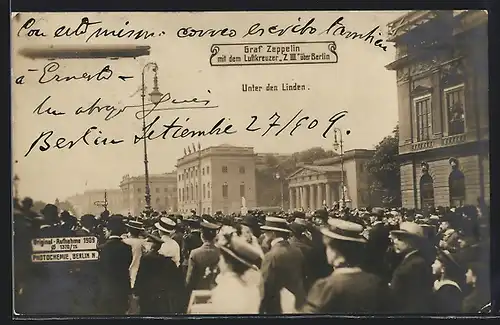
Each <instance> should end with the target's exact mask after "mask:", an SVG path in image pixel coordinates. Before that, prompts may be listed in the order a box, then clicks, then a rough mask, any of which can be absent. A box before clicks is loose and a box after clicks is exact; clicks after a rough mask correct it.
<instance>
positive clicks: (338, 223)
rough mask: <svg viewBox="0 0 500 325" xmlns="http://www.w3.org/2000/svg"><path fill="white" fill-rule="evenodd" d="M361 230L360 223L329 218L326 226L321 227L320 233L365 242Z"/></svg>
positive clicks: (340, 238)
mask: <svg viewBox="0 0 500 325" xmlns="http://www.w3.org/2000/svg"><path fill="white" fill-rule="evenodd" d="M362 232H363V226H362V225H360V224H357V223H354V222H350V221H346V220H342V219H329V220H328V226H327V227H325V228H323V229H321V233H322V234H323V235H324V236H326V237H328V238H331V239H335V240H344V241H350V242H357V243H366V242H367V240H366V238H365V237H363V236H362Z"/></svg>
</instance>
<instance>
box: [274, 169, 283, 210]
mask: <svg viewBox="0 0 500 325" xmlns="http://www.w3.org/2000/svg"><path fill="white" fill-rule="evenodd" d="M274 177H275V178H276V179H277V180H278V181H280V194H281V210H283V211H284V210H285V206H284V200H283V179H282V178H281V175H280V173H279V172H276V174H275V175H274Z"/></svg>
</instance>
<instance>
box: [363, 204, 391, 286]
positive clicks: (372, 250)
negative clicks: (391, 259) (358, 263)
mask: <svg viewBox="0 0 500 325" xmlns="http://www.w3.org/2000/svg"><path fill="white" fill-rule="evenodd" d="M384 214H385V212H384V209H382V208H373V210H372V213H371V215H372V216H373V217H374V218H375V221H374V222H373V223H372V225H371V229H370V230H369V232H368V242H367V245H366V248H367V252H366V261H365V270H366V271H367V272H370V273H373V274H376V275H378V276H379V277H381V278H382V279H384V280H386V281H387V282H389V281H390V278H391V274H390V273H389V267H388V265H387V260H386V255H387V250H388V248H389V246H390V245H391V240H390V238H389V233H390V229H389V226H388V225H386V224H385V223H384V222H383V219H384Z"/></svg>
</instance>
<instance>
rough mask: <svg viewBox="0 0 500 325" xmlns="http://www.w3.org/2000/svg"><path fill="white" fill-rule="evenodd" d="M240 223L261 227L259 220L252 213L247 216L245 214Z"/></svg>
mask: <svg viewBox="0 0 500 325" xmlns="http://www.w3.org/2000/svg"><path fill="white" fill-rule="evenodd" d="M240 223H241V224H242V225H245V226H247V227H250V228H252V229H253V228H257V227H259V220H258V219H257V218H256V217H255V216H253V215H252V214H247V215H246V216H244V217H243V220H241V222H240Z"/></svg>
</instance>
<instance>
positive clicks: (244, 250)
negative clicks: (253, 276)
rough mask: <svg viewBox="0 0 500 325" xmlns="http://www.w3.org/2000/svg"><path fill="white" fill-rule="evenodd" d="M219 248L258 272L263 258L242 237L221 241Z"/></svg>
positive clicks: (231, 237)
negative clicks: (258, 265) (258, 264)
mask: <svg viewBox="0 0 500 325" xmlns="http://www.w3.org/2000/svg"><path fill="white" fill-rule="evenodd" d="M217 246H218V247H219V248H220V250H221V251H223V252H225V253H227V254H228V255H229V256H231V257H232V258H234V259H235V260H236V261H238V262H240V263H242V264H244V265H246V266H248V267H249V268H252V269H254V270H258V269H259V268H258V267H257V265H256V264H257V263H259V260H260V258H261V255H260V252H259V251H258V250H257V249H255V247H253V246H252V245H251V244H249V243H247V241H246V240H245V239H244V238H242V237H240V236H230V237H229V239H228V240H224V241H220V242H219V243H218V244H217Z"/></svg>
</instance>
